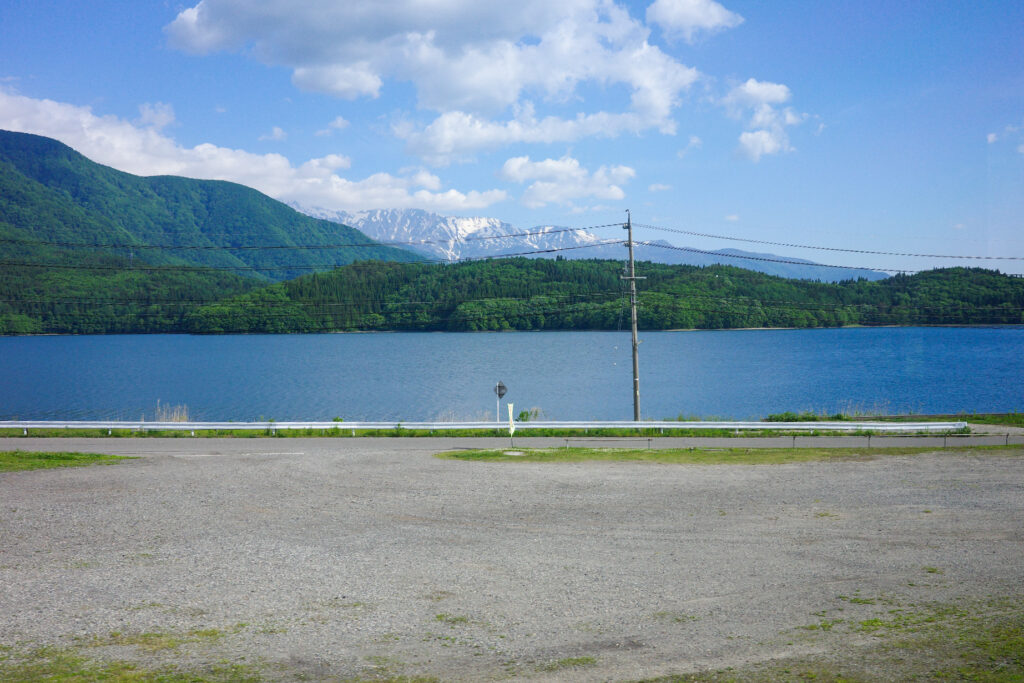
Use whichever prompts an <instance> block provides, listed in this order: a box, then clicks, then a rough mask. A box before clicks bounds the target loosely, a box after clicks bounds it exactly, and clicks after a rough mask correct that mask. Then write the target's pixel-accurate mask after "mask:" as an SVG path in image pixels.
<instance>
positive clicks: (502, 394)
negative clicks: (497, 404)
mask: <svg viewBox="0 0 1024 683" xmlns="http://www.w3.org/2000/svg"><path fill="white" fill-rule="evenodd" d="M494 393H496V394H497V395H498V398H504V397H505V394H507V393H508V387H506V386H505V385H504V384H502V383H501V382H498V386H496V387H494Z"/></svg>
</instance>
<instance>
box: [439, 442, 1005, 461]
mask: <svg viewBox="0 0 1024 683" xmlns="http://www.w3.org/2000/svg"><path fill="white" fill-rule="evenodd" d="M978 452H985V453H988V454H993V453H1006V454H1008V455H1013V456H1020V455H1024V444H1021V445H1010V446H954V447H951V448H947V449H941V448H939V449H937V448H934V447H932V448H922V447H907V448H870V449H869V448H863V447H860V448H678V449H677V448H666V449H646V450H641V449H617V448H546V449H534V448H504V449H498V450H458V451H445V452H444V453H438V454H437V455H436V456H435V457H438V458H442V459H446V460H468V461H472V462H544V463H564V462H587V461H610V462H620V461H641V462H653V463H667V464H678V465H777V464H783V463H792V462H813V461H819V460H868V459H871V458H876V457H883V456H895V455H921V454H923V453H942V454H944V455H963V454H967V453H978Z"/></svg>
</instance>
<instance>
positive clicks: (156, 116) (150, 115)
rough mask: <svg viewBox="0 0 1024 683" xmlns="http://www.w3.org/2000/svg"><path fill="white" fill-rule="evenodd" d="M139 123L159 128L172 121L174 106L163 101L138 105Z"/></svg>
mask: <svg viewBox="0 0 1024 683" xmlns="http://www.w3.org/2000/svg"><path fill="white" fill-rule="evenodd" d="M138 123H139V125H142V126H148V127H151V128H155V129H156V130H161V129H163V128H166V127H167V126H169V125H171V124H172V123H174V107H172V106H171V105H169V104H165V103H163V102H153V103H149V102H146V103H145V104H140V105H139V119H138Z"/></svg>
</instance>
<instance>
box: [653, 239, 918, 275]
mask: <svg viewBox="0 0 1024 683" xmlns="http://www.w3.org/2000/svg"><path fill="white" fill-rule="evenodd" d="M636 244H642V245H644V246H646V247H657V248H658V249H671V250H673V251H687V252H690V253H694V254H707V255H708V256H718V257H723V258H738V259H746V260H748V261H766V262H768V263H788V264H791V265H796V266H810V267H813V268H842V269H844V270H877V271H879V272H882V273H920V272H921V271H920V270H907V269H905V268H875V267H868V266H836V265H830V264H827V263H814V262H812V261H796V260H792V259H777V258H767V257H765V256H744V255H741V254H723V253H722V252H718V251H707V250H705V249H695V248H693V247H677V246H675V245H674V244H659V243H657V242H636Z"/></svg>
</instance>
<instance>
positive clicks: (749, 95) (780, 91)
mask: <svg viewBox="0 0 1024 683" xmlns="http://www.w3.org/2000/svg"><path fill="white" fill-rule="evenodd" d="M790 96H791V93H790V91H789V88H788V87H787V86H785V85H783V84H782V83H770V82H768V81H758V80H757V79H754V78H749V79H747V82H746V83H742V84H740V85H737V86H736V87H735V88H733V89H732V90H730V91H729V94H728V95H726V96H725V100H724V102H725V103H726V104H735V105H740V106H747V107H756V106H759V105H762V104H782V103H783V102H787V101H789V98H790Z"/></svg>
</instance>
